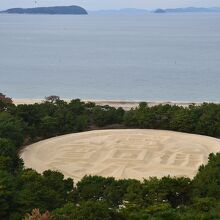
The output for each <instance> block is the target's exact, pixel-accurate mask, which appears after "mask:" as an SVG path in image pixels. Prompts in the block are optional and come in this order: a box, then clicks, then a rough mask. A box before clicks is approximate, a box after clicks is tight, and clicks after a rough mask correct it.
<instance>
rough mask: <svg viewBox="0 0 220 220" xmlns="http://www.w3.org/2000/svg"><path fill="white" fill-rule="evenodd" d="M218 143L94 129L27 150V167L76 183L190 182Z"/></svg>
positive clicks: (142, 131) (141, 131)
mask: <svg viewBox="0 0 220 220" xmlns="http://www.w3.org/2000/svg"><path fill="white" fill-rule="evenodd" d="M219 151H220V140H219V139H216V138H211V137H207V136H201V135H193V134H186V133H179V132H172V131H162V130H150V129H123V130H117V129H115V130H97V131H89V132H82V133H75V134H69V135H63V136H59V137H55V138H51V139H47V140H44V141H41V142H38V143H35V144H32V145H30V146H27V147H26V148H24V149H23V150H22V152H21V153H20V156H21V158H23V160H24V162H25V167H27V168H33V169H36V170H37V171H38V172H43V171H44V170H47V169H52V170H58V171H60V172H62V173H63V174H64V175H65V177H71V178H73V179H74V180H75V181H79V180H80V179H81V178H82V177H83V176H84V175H90V174H91V175H100V176H104V177H109V176H113V177H115V178H117V179H124V178H135V179H139V180H142V179H143V178H148V177H150V176H157V177H163V176H167V175H171V176H187V177H191V178H192V177H193V176H194V175H195V174H196V172H197V170H198V167H199V166H200V165H201V164H206V163H207V160H208V155H209V153H211V152H214V153H216V152H219Z"/></svg>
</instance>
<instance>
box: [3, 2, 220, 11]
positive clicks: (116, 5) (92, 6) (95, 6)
mask: <svg viewBox="0 0 220 220" xmlns="http://www.w3.org/2000/svg"><path fill="white" fill-rule="evenodd" d="M54 5H79V6H82V7H84V8H86V9H87V10H100V9H120V8H144V9H155V8H176V7H189V6H194V7H213V6H218V7H220V0H0V9H7V8H14V7H35V6H38V7H40V6H54Z"/></svg>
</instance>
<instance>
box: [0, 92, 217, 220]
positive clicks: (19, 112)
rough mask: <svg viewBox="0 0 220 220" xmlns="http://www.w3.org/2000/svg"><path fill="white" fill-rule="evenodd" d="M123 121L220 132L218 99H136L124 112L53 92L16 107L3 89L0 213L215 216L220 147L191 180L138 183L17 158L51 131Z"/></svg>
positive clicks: (115, 218) (88, 217)
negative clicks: (38, 166) (41, 167)
mask: <svg viewBox="0 0 220 220" xmlns="http://www.w3.org/2000/svg"><path fill="white" fill-rule="evenodd" d="M128 127H129V128H153V129H167V130H175V131H183V132H189V133H197V134H204V135H210V136H214V137H220V105H216V104H203V105H201V106H189V107H188V108H183V107H178V106H170V105H158V106H154V107H148V106H147V104H146V103H141V104H140V106H139V107H138V108H135V109H131V110H130V111H126V112H125V111H124V110H123V109H122V108H118V109H115V108H113V107H110V106H96V105H95V104H94V103H83V102H81V101H80V100H78V99H76V100H72V101H71V102H70V103H67V102H65V101H63V100H60V99H59V97H57V96H52V97H48V98H47V99H46V101H45V102H44V103H42V104H34V105H18V106H15V105H13V103H12V102H11V101H10V99H8V98H7V97H5V96H3V95H2V96H0V219H4V220H7V219H10V220H20V219H23V218H24V217H25V216H26V217H25V219H45V220H46V219H57V220H99V219H100V220H146V219H150V220H157V219H158V220H159V219H167V220H172V219H173V220H174V219H175V220H176V219H177V220H178V219H180V220H188V219H192V220H193V219H195V220H197V219H204V220H205V219H207V220H208V219H213V220H214V219H220V172H219V171H220V154H216V155H214V154H211V155H210V156H209V163H208V164H207V165H205V166H204V165H203V166H201V167H200V169H199V171H198V174H197V175H196V176H195V178H194V179H193V180H190V179H188V178H183V177H182V178H171V177H163V178H162V179H157V178H151V179H149V180H144V181H143V182H140V181H137V180H115V179H114V178H112V177H109V178H103V177H98V176H85V177H84V178H83V179H82V180H81V181H80V182H78V183H77V184H74V183H73V180H72V179H64V176H63V174H61V173H59V172H56V171H50V170H48V171H45V172H44V173H43V174H39V173H37V172H36V171H34V170H31V169H24V167H23V161H22V160H21V159H19V157H18V151H19V149H20V147H21V146H23V145H25V144H28V143H32V142H35V141H38V140H41V139H45V138H48V137H53V136H56V135H61V134H66V133H71V132H80V131H85V130H90V129H99V128H128ZM35 208H37V209H35ZM33 209H35V210H34V211H33V212H32V210H33ZM38 209H39V210H38ZM47 210H48V211H49V212H50V214H49V213H48V212H46V211H47ZM31 212H32V214H29V215H26V214H27V213H31ZM40 213H45V214H42V215H41V214H40ZM34 216H35V217H34Z"/></svg>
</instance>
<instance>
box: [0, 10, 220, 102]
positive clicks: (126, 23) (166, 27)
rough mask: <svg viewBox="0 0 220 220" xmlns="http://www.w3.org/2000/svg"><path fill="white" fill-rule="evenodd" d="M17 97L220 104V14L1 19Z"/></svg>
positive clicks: (2, 72) (8, 88)
mask: <svg viewBox="0 0 220 220" xmlns="http://www.w3.org/2000/svg"><path fill="white" fill-rule="evenodd" d="M0 92H2V93H5V94H7V95H8V96H10V97H13V98H43V97H45V96H49V95H58V96H60V97H61V98H81V99H96V100H144V101H192V102H193V101H195V102H203V101H217V102H218V101H220V13H219V14H218V13H165V14H154V13H146V14H89V15H88V16H85V15H83V16H76V15H12V14H1V15H0Z"/></svg>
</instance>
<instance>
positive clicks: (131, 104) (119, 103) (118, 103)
mask: <svg viewBox="0 0 220 220" xmlns="http://www.w3.org/2000/svg"><path fill="white" fill-rule="evenodd" d="M63 100H64V101H67V102H69V101H70V100H71V99H63ZM44 101H45V100H44V99H26V98H23V99H13V103H14V104H15V105H21V104H27V105H31V104H35V103H42V102H44ZM82 101H84V102H94V103H96V105H102V106H104V105H109V106H112V107H115V108H119V107H121V108H123V109H124V110H129V109H131V108H135V107H137V106H138V105H139V103H141V102H146V103H148V105H149V106H150V107H152V106H156V105H160V104H161V105H166V104H169V105H177V106H183V107H188V106H189V105H193V104H194V105H197V106H198V105H202V104H203V103H204V102H206V101H204V102H187V101H144V100H134V101H129V100H95V99H94V100H93V99H91V100H83V99H82ZM206 103H215V104H220V102H209V101H207V102H206Z"/></svg>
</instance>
